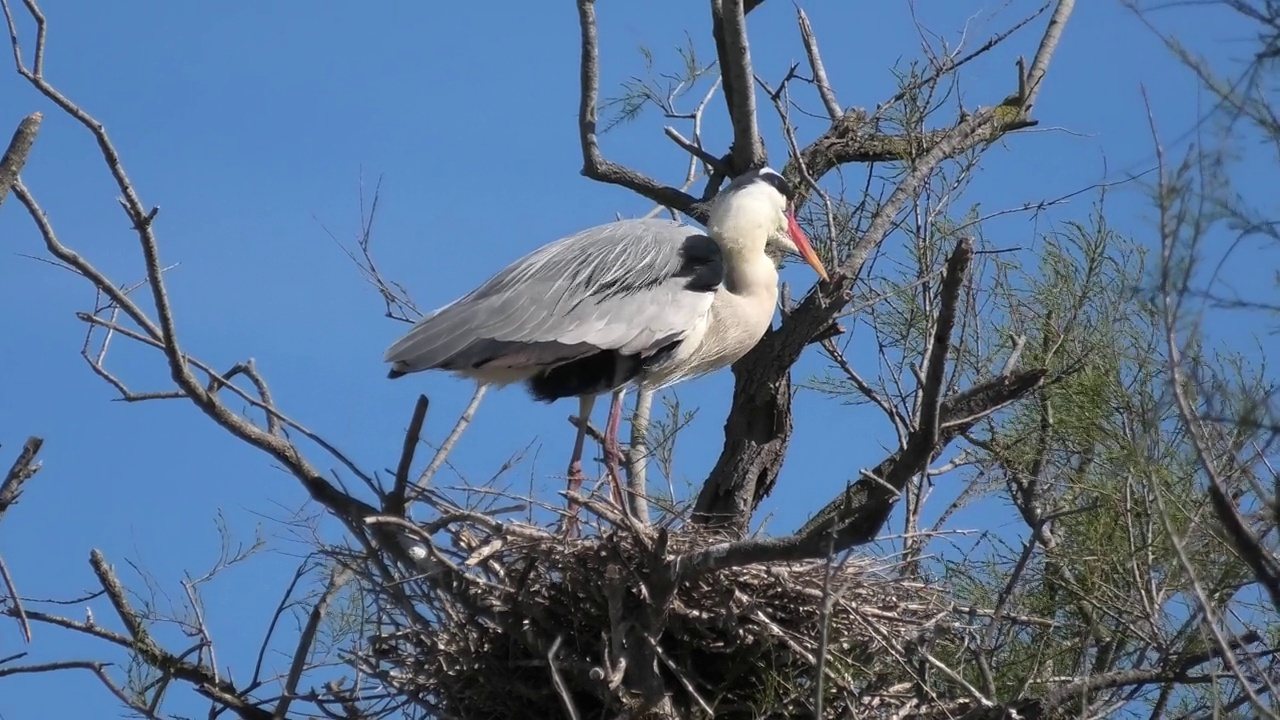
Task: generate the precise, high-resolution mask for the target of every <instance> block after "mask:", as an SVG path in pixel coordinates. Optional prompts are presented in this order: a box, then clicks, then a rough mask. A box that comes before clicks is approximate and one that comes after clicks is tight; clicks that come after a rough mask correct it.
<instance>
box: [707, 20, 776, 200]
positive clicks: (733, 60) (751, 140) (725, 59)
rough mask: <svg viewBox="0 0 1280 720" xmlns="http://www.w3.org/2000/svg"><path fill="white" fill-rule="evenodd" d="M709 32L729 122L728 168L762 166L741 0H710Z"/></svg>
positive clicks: (739, 170) (742, 169)
mask: <svg viewBox="0 0 1280 720" xmlns="http://www.w3.org/2000/svg"><path fill="white" fill-rule="evenodd" d="M711 34H712V36H713V37H714V38H715V41H716V57H718V58H719V61H720V77H722V78H723V79H724V99H725V104H726V105H727V106H728V110H729V120H730V121H731V123H732V125H733V144H732V146H731V147H730V150H729V157H730V160H731V167H730V170H731V171H732V174H733V175H738V174H740V173H744V172H746V171H748V170H750V169H752V168H755V167H759V166H761V165H764V164H765V162H766V159H767V156H766V155H765V150H764V144H763V143H762V142H761V140H760V128H759V127H758V126H757V125H756V117H757V116H756V93H755V82H754V78H755V73H754V72H752V70H751V49H750V45H749V43H748V42H747V20H746V8H745V7H744V2H743V0H711Z"/></svg>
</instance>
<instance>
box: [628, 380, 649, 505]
mask: <svg viewBox="0 0 1280 720" xmlns="http://www.w3.org/2000/svg"><path fill="white" fill-rule="evenodd" d="M652 409H653V389H652V388H650V387H648V386H646V385H641V386H640V387H639V388H638V389H637V390H636V409H635V412H634V413H632V415H631V442H630V443H629V444H628V446H627V458H626V460H627V462H626V471H627V481H628V482H627V484H628V485H629V486H630V490H631V491H630V492H629V493H627V496H628V498H629V502H630V503H631V516H632V517H634V518H635V519H636V521H637V522H639V523H640V524H642V525H648V524H649V501H648V497H649V484H648V480H647V478H648V470H649V414H650V412H651V411H652Z"/></svg>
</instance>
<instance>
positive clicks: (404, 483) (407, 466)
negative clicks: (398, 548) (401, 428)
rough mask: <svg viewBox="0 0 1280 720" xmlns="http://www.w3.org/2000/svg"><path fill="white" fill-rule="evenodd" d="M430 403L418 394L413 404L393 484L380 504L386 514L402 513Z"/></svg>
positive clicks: (424, 396)
mask: <svg viewBox="0 0 1280 720" xmlns="http://www.w3.org/2000/svg"><path fill="white" fill-rule="evenodd" d="M430 404H431V403H430V401H429V400H427V396H426V395H419V396H418V402H417V403H416V404H414V406H413V416H412V417H411V418H410V419H409V429H408V430H406V431H405V434H404V445H403V446H402V447H401V449H400V462H399V464H398V465H397V466H396V479H395V485H394V486H392V488H391V494H390V495H388V496H387V498H386V500H385V501H383V504H382V505H383V509H384V510H385V511H386V513H387V514H388V515H397V516H399V515H404V511H405V504H406V501H407V499H408V492H409V471H410V470H412V468H413V456H414V453H415V452H416V451H417V449H418V442H419V441H420V440H421V439H422V424H423V423H425V422H426V421H427V407H428V406H429V405H430Z"/></svg>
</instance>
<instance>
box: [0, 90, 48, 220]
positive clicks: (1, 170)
mask: <svg viewBox="0 0 1280 720" xmlns="http://www.w3.org/2000/svg"><path fill="white" fill-rule="evenodd" d="M43 117H44V116H43V115H41V114H40V113H38V112H36V113H31V114H30V115H28V116H26V117H25V118H23V119H22V122H20V123H18V129H17V130H15V131H14V133H13V139H12V140H10V141H9V147H8V148H7V149H6V150H5V151H4V157H3V158H0V205H3V204H4V199H5V198H6V197H8V196H9V189H10V188H12V187H13V183H14V182H15V181H17V179H18V174H19V173H21V172H22V166H23V165H26V163H27V156H28V155H29V154H31V146H32V145H33V144H35V141H36V134H37V133H38V132H40V121H41V120H42V119H43Z"/></svg>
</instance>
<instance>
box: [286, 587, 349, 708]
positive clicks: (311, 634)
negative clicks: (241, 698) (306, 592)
mask: <svg viewBox="0 0 1280 720" xmlns="http://www.w3.org/2000/svg"><path fill="white" fill-rule="evenodd" d="M351 577H352V572H351V571H350V570H348V569H347V568H343V567H335V568H334V569H333V572H332V573H330V575H329V584H328V586H326V587H325V589H324V592H323V593H322V594H321V595H320V599H319V600H316V604H315V605H314V606H313V607H312V608H311V613H310V614H308V615H307V624H306V625H304V626H303V627H302V633H301V634H300V635H299V636H298V647H297V649H295V650H294V652H293V662H292V663H291V664H290V666H289V675H288V676H287V677H286V678H285V681H284V692H283V693H282V694H281V696H280V702H279V703H277V704H276V709H275V712H274V713H272V715H271V717H272V718H273V720H284V719H285V718H286V717H288V715H289V704H290V703H292V702H293V699H294V698H295V697H296V696H297V692H298V681H299V680H300V679H301V678H302V672H303V671H304V670H305V669H306V668H307V657H308V655H310V653H311V645H312V644H313V643H315V640H316V632H317V631H318V630H319V629H320V623H321V621H323V620H324V618H325V615H326V614H327V613H328V612H329V604H330V603H331V602H333V599H334V597H336V596H337V594H338V591H339V590H341V589H342V586H343V585H346V584H347V581H348V580H350V579H351Z"/></svg>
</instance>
